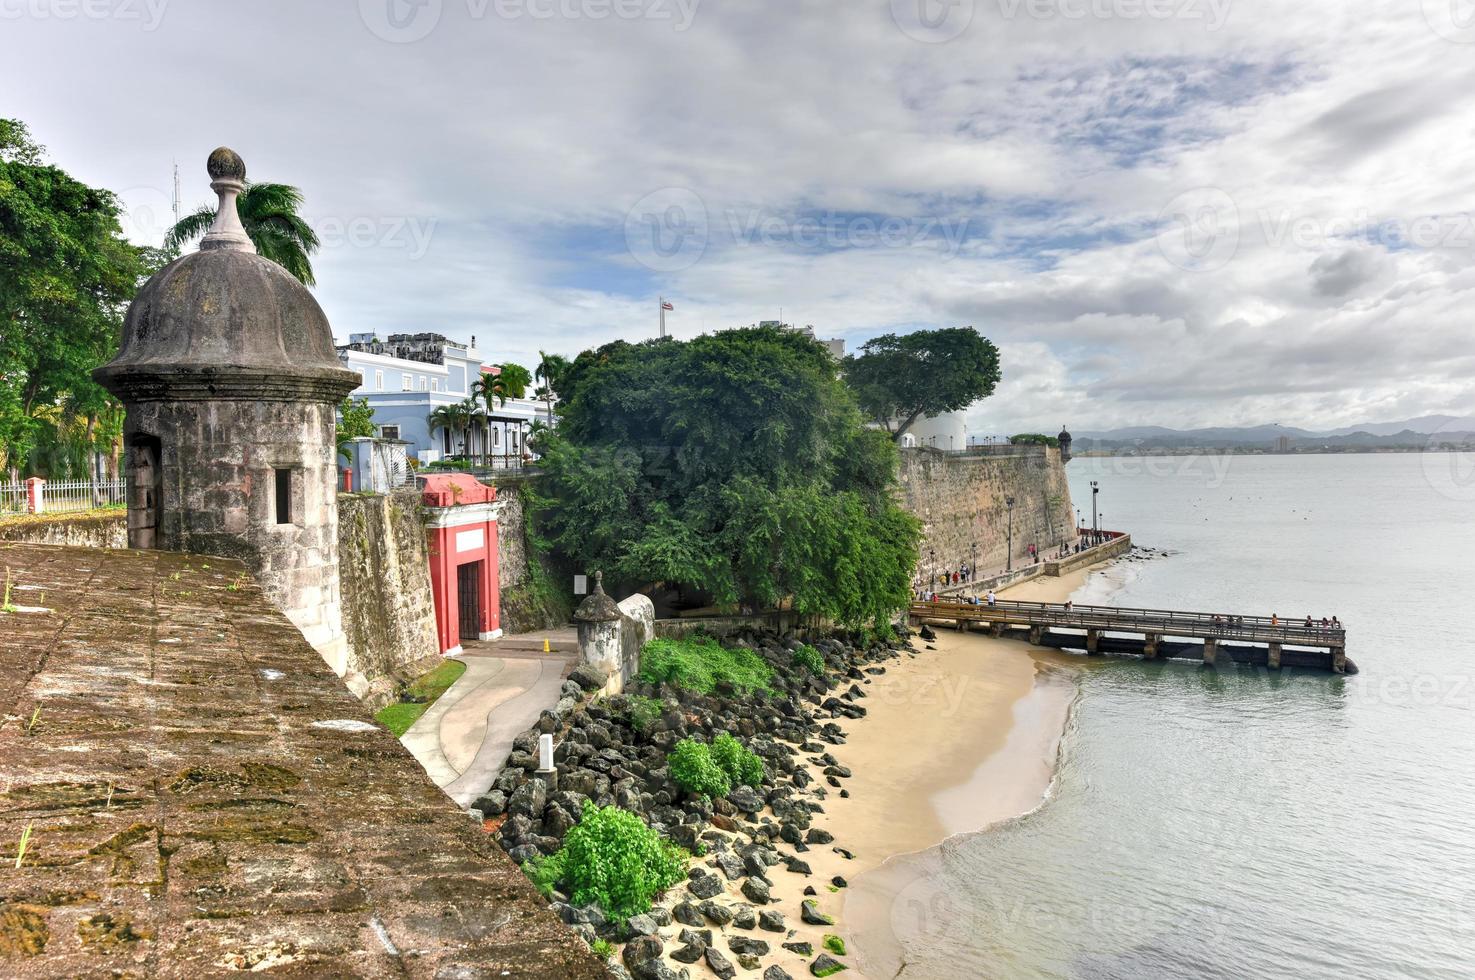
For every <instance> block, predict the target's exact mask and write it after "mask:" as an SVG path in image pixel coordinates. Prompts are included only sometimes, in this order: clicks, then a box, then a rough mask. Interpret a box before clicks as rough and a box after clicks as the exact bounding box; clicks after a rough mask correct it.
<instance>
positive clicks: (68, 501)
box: [0, 479, 127, 514]
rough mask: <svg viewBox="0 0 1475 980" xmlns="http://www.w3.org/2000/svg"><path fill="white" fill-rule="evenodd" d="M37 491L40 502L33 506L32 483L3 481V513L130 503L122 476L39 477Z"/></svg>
mask: <svg viewBox="0 0 1475 980" xmlns="http://www.w3.org/2000/svg"><path fill="white" fill-rule="evenodd" d="M39 482H40V491H39V493H37V494H36V497H37V498H38V499H39V502H40V506H38V507H33V506H32V496H31V486H30V484H29V483H0V514H26V513H31V512H33V511H34V512H36V513H43V514H67V513H75V512H77V511H83V510H92V509H93V508H96V507H122V506H124V505H125V504H126V503H127V490H126V488H125V486H124V483H123V481H122V480H121V479H118V480H103V481H100V482H99V481H94V480H56V481H54V482H53V481H50V480H46V481H39Z"/></svg>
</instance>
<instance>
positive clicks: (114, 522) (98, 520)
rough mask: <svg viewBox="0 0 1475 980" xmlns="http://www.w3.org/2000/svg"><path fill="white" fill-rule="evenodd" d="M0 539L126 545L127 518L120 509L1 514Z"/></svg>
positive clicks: (34, 542)
mask: <svg viewBox="0 0 1475 980" xmlns="http://www.w3.org/2000/svg"><path fill="white" fill-rule="evenodd" d="M0 541H15V542H29V543H31V544H73V545H82V546H87V547H93V548H126V547H128V518H127V515H126V514H125V513H124V512H123V511H122V510H90V511H85V512H83V513H80V514H17V515H15V516H13V517H0Z"/></svg>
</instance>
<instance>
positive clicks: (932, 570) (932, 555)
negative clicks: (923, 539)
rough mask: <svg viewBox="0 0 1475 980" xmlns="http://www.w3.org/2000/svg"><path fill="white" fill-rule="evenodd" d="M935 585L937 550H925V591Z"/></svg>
mask: <svg viewBox="0 0 1475 980" xmlns="http://www.w3.org/2000/svg"><path fill="white" fill-rule="evenodd" d="M936 584H937V549H936V548H928V549H927V591H928V592H931V591H932V587H933V586H934V585H936Z"/></svg>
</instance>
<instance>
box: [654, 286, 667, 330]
mask: <svg viewBox="0 0 1475 980" xmlns="http://www.w3.org/2000/svg"><path fill="white" fill-rule="evenodd" d="M656 306H658V307H659V308H660V311H661V339H662V340H665V339H666V297H664V296H657V297H656Z"/></svg>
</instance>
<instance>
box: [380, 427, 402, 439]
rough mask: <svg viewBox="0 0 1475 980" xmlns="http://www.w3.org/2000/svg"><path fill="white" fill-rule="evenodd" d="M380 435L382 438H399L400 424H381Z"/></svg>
mask: <svg viewBox="0 0 1475 980" xmlns="http://www.w3.org/2000/svg"><path fill="white" fill-rule="evenodd" d="M379 435H380V436H381V437H382V438H385V439H398V438H399V426H397V425H381V426H379Z"/></svg>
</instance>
